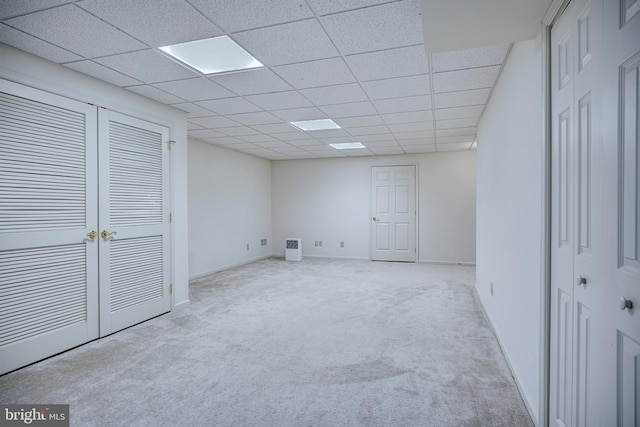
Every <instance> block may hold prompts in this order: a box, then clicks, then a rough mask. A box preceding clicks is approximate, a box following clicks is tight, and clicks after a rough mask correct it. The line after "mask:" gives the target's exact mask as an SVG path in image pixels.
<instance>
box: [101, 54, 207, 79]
mask: <svg viewBox="0 0 640 427" xmlns="http://www.w3.org/2000/svg"><path fill="white" fill-rule="evenodd" d="M95 61H96V62H98V63H100V64H102V65H104V66H107V67H109V68H111V69H112V70H116V71H119V72H121V73H123V74H126V75H128V76H130V77H133V78H134V79H138V80H140V81H142V82H145V83H156V82H163V81H168V80H177V79H188V78H189V77H195V76H196V74H195V73H194V72H193V71H190V70H188V69H187V68H185V67H183V66H182V65H179V64H177V63H175V62H174V61H172V60H170V59H169V58H167V57H166V56H164V55H162V54H160V53H158V52H156V51H154V50H152V49H147V50H143V51H138V52H129V53H122V54H120V55H113V56H106V57H104V58H97V59H95Z"/></svg>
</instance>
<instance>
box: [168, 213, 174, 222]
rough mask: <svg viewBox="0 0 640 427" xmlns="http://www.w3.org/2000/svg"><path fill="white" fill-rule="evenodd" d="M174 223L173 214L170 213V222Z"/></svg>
mask: <svg viewBox="0 0 640 427" xmlns="http://www.w3.org/2000/svg"><path fill="white" fill-rule="evenodd" d="M172 221H173V214H172V213H169V222H172Z"/></svg>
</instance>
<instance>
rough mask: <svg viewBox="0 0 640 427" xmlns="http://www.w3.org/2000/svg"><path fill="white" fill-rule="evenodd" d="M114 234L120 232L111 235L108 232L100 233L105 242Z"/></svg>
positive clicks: (115, 232) (113, 232)
mask: <svg viewBox="0 0 640 427" xmlns="http://www.w3.org/2000/svg"><path fill="white" fill-rule="evenodd" d="M114 234H118V232H117V231H112V232H111V233H109V232H108V231H107V230H102V233H100V236H102V238H103V239H104V240H107V239H108V238H109V237H110V236H113V235H114Z"/></svg>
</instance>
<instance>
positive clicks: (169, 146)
mask: <svg viewBox="0 0 640 427" xmlns="http://www.w3.org/2000/svg"><path fill="white" fill-rule="evenodd" d="M175 143H176V142H175V141H167V148H169V151H171V147H172V146H173V144H175Z"/></svg>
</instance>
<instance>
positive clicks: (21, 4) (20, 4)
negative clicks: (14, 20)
mask: <svg viewBox="0 0 640 427" xmlns="http://www.w3.org/2000/svg"><path fill="white" fill-rule="evenodd" d="M65 3H70V1H69V0H29V1H12V0H2V7H0V19H7V18H11V17H14V16H18V15H25V14H27V13H31V12H37V11H38V10H42V9H49V8H52V7H55V6H60V5H63V4H65Z"/></svg>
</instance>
